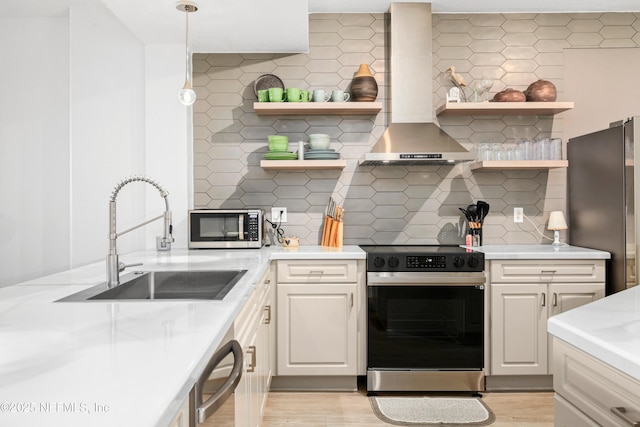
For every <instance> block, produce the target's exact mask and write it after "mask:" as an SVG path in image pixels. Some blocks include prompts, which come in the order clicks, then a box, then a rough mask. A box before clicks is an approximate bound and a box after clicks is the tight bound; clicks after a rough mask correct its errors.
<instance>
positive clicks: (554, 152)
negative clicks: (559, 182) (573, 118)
mask: <svg viewBox="0 0 640 427" xmlns="http://www.w3.org/2000/svg"><path fill="white" fill-rule="evenodd" d="M549 145H550V148H549V152H550V155H549V158H550V160H562V139H560V138H551V140H550V141H549Z"/></svg>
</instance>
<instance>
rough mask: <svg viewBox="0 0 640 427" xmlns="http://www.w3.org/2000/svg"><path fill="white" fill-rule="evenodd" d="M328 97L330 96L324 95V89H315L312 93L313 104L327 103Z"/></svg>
mask: <svg viewBox="0 0 640 427" xmlns="http://www.w3.org/2000/svg"><path fill="white" fill-rule="evenodd" d="M329 96H330V95H328V94H326V93H325V91H324V89H316V90H314V91H313V102H327V101H328V100H329Z"/></svg>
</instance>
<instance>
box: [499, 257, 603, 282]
mask: <svg viewBox="0 0 640 427" xmlns="http://www.w3.org/2000/svg"><path fill="white" fill-rule="evenodd" d="M604 280H605V263H604V260H557V261H540V260H522V261H492V262H491V281H492V282H507V283H525V282H526V283H562V282H579V283H585V282H604Z"/></svg>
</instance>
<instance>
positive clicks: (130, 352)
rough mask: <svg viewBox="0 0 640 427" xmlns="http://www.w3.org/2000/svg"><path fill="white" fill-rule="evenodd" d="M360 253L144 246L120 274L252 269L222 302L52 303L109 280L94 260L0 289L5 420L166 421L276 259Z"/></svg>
mask: <svg viewBox="0 0 640 427" xmlns="http://www.w3.org/2000/svg"><path fill="white" fill-rule="evenodd" d="M336 258H338V259H364V258H366V254H365V253H364V251H362V250H361V249H360V248H359V247H357V246H345V247H344V248H325V247H321V246H303V247H300V248H292V249H285V248H281V247H265V248H262V249H257V250H256V249H247V250H191V251H189V250H179V249H174V250H172V251H171V252H156V251H141V252H136V253H132V254H124V255H121V256H120V260H121V261H123V262H125V263H126V264H133V263H138V262H142V263H143V265H142V266H135V267H130V268H127V269H126V270H125V272H123V273H121V274H122V275H123V276H124V275H126V274H133V272H134V271H137V270H139V271H158V270H174V271H181V270H182V271H184V270H228V269H243V270H247V273H246V274H245V275H244V276H243V277H242V278H241V279H240V281H239V282H238V283H237V284H236V285H235V286H234V288H233V289H232V290H231V291H230V292H229V293H228V294H227V295H226V296H225V298H224V299H223V300H221V301H187V300H184V301H153V302H150V301H139V302H134V301H119V302H113V301H108V302H106V301H102V302H99V301H92V302H54V301H56V300H58V299H60V298H62V297H65V296H68V295H70V294H73V293H75V292H78V291H81V290H84V289H87V288H89V287H91V286H94V285H97V284H99V283H101V282H104V280H105V263H104V262H98V263H95V264H91V265H88V266H85V267H81V268H76V269H73V270H70V271H65V272H61V273H57V274H53V275H49V276H46V277H42V278H38V279H35V280H30V281H28V282H24V283H21V284H17V285H13V286H8V287H4V288H0V348H2V351H0V405H1V406H0V425H10V426H34V425H55V426H62V425H64V426H86V425H91V426H116V425H120V426H126V425H135V426H166V425H168V424H169V422H170V421H171V420H172V418H173V416H174V415H175V414H176V413H177V412H178V409H179V407H180V404H181V403H182V401H183V399H184V398H185V397H186V396H187V394H188V393H189V391H190V389H191V387H192V386H193V384H194V382H195V381H196V380H197V378H198V375H199V373H200V372H202V370H203V368H204V367H205V365H206V363H207V362H208V360H209V359H210V357H211V356H212V355H213V353H214V352H215V350H216V349H217V347H218V346H219V345H220V344H221V341H222V339H223V338H224V335H225V333H226V331H227V330H228V329H229V327H230V326H231V325H232V323H233V321H234V319H235V318H236V316H237V315H238V313H239V312H240V310H241V308H242V306H243V305H244V302H245V301H246V299H247V298H248V296H249V295H250V294H251V292H252V291H253V289H254V288H255V286H256V284H257V282H258V280H260V278H261V277H262V275H263V274H264V272H265V271H266V269H267V268H268V265H269V262H270V261H271V260H274V259H336Z"/></svg>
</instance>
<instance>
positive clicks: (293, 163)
mask: <svg viewBox="0 0 640 427" xmlns="http://www.w3.org/2000/svg"><path fill="white" fill-rule="evenodd" d="M345 166H347V161H346V160H344V159H338V160H260V167H261V168H262V169H283V170H284V169H288V170H302V169H305V170H308V169H344V168H345Z"/></svg>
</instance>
